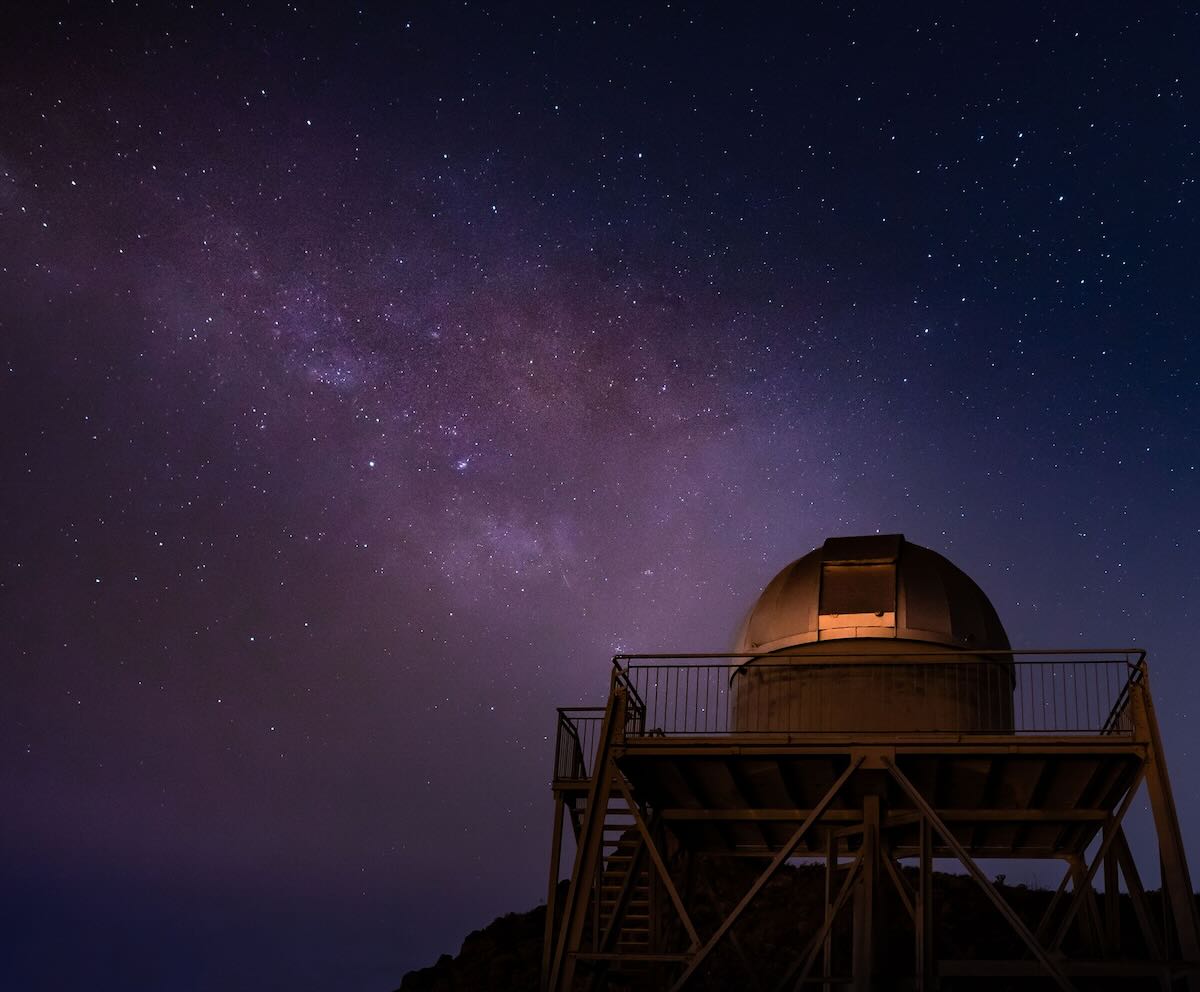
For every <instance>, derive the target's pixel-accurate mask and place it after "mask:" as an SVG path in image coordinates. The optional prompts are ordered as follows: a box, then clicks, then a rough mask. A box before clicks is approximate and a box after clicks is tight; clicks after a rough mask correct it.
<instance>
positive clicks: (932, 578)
mask: <svg viewBox="0 0 1200 992" xmlns="http://www.w3.org/2000/svg"><path fill="white" fill-rule="evenodd" d="M846 638H888V639H895V640H903V641H919V642H925V643H929V644H936V645H945V646H950V647H957V648H963V649H969V650H975V651H977V650H981V649H992V650H1007V649H1008V648H1009V641H1008V635H1007V634H1006V633H1005V632H1004V627H1003V625H1002V624H1001V623H1000V618H999V617H998V616H997V615H996V610H995V608H994V607H993V606H992V604H991V602H989V600H988V598H987V596H985V595H984V593H983V590H982V589H980V588H979V586H977V585H976V584H975V582H974V581H973V580H972V579H971V578H970V576H968V575H967V574H966V573H965V572H963V571H962V570H961V569H960V568H958V567H957V566H956V565H954V564H953V563H952V562H950V561H948V560H947V559H946V558H944V557H942V556H941V555H940V554H938V553H937V552H936V551H930V550H929V549H928V548H923V547H921V546H920V545H919V544H913V543H912V542H910V541H906V540H905V539H904V536H903V535H902V534H873V535H869V536H866V537H831V538H829V539H828V540H827V541H826V542H825V543H824V544H823V545H822V546H821V547H819V548H817V549H816V550H815V551H811V552H809V553H808V554H806V555H805V556H804V557H803V558H800V559H797V560H796V561H794V562H792V563H791V564H790V565H788V566H787V567H786V568H785V569H783V570H782V571H781V572H780V573H779V574H778V575H776V576H775V578H774V579H772V580H771V581H770V583H769V584H768V585H767V587H766V589H764V590H763V593H762V595H761V596H759V598H758V601H757V602H756V603H755V604H754V607H753V609H752V610H751V611H750V615H749V617H748V618H747V620H746V623H745V626H744V627H743V630H742V635H741V638H740V640H739V643H738V647H737V650H738V651H740V652H745V653H750V652H769V651H781V650H784V649H786V648H794V647H797V646H799V645H807V644H813V643H815V642H821V641H833V640H843V639H846Z"/></svg>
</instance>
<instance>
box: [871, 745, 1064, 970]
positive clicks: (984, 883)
mask: <svg viewBox="0 0 1200 992" xmlns="http://www.w3.org/2000/svg"><path fill="white" fill-rule="evenodd" d="M883 763H884V765H885V766H886V767H887V770H888V771H889V772H890V773H891V775H892V778H894V779H895V780H896V784H897V785H899V786H900V788H901V789H903V790H904V792H905V793H906V794H907V795H908V798H909V799H911V800H912V801H913V805H915V806H916V807H917V809H919V810H920V811H921V813H922V814H923V815H924V816H925V818H926V819H927V820H928V821H929V823H930V825H931V826H932V827H933V829H934V830H936V831H937V832H938V833H939V834H941V835H942V839H943V840H944V841H945V842H946V846H947V847H949V848H950V850H951V851H953V852H954V856H955V857H956V858H958V860H959V861H960V862H962V866H963V867H964V868H966V869H967V872H968V874H970V876H971V877H972V878H973V879H975V881H976V882H977V883H978V884H979V887H980V888H981V889H983V894H984V895H986V896H987V897H988V899H989V900H991V903H992V905H993V906H995V907H996V909H998V910H999V911H1000V915H1001V916H1003V917H1004V918H1005V919H1006V920H1007V921H1008V924H1009V926H1011V927H1012V928H1013V930H1015V931H1016V933H1017V936H1018V937H1020V938H1021V940H1022V941H1024V943H1025V945H1026V946H1027V947H1028V948H1029V949H1030V950H1031V951H1032V952H1033V954H1034V957H1036V958H1037V959H1038V961H1040V962H1041V964H1042V967H1043V968H1045V969H1046V971H1047V972H1048V973H1049V974H1050V976H1051V977H1052V978H1053V979H1054V981H1055V982H1056V983H1057V984H1058V987H1059V988H1060V989H1062V990H1063V992H1076V990H1075V986H1074V985H1072V984H1071V980H1070V979H1069V978H1067V976H1066V974H1065V973H1064V972H1063V970H1062V969H1061V968H1060V967H1059V966H1058V962H1056V961H1055V960H1054V959H1053V958H1052V957H1050V955H1049V954H1048V953H1047V951H1046V949H1045V948H1044V947H1042V945H1041V944H1039V943H1038V941H1037V938H1036V937H1034V935H1033V934H1032V933H1030V931H1029V928H1028V927H1027V926H1025V923H1024V922H1023V921H1022V920H1021V918H1020V917H1019V916H1018V915H1017V914H1016V913H1014V912H1013V909H1012V907H1011V906H1010V905H1009V904H1008V903H1007V902H1005V901H1004V897H1003V896H1002V895H1000V893H999V892H997V891H996V888H995V886H994V885H992V883H991V881H990V880H989V879H988V877H987V875H985V874H984V873H983V870H982V869H981V868H980V867H979V865H977V864H976V863H975V859H974V858H972V857H971V855H969V854H968V853H967V851H966V848H964V847H963V846H962V844H960V843H959V841H958V838H957V837H955V836H954V834H953V833H952V832H951V831H950V829H949V828H948V827H947V826H946V824H944V823H943V822H942V820H941V817H939V816H938V815H937V812H936V811H935V810H934V808H933V807H932V806H930V805H929V803H928V802H926V800H925V797H924V796H922V795H921V793H920V792H918V791H917V788H916V786H914V785H913V784H912V782H910V781H909V780H908V776H906V775H905V774H904V773H903V772H902V771H900V769H899V768H898V767H897V766H896V765H895V763H894V762H892V761H891V759H889V758H886V757H885V758H884V759H883Z"/></svg>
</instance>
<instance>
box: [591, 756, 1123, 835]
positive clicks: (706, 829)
mask: <svg viewBox="0 0 1200 992" xmlns="http://www.w3.org/2000/svg"><path fill="white" fill-rule="evenodd" d="M874 750H876V751H877V752H878V753H880V754H886V756H887V757H888V758H889V759H890V760H893V761H894V762H895V764H896V766H897V767H898V768H899V769H900V771H901V772H903V774H904V775H905V776H906V777H907V778H908V779H909V780H910V781H911V782H912V784H913V785H915V786H916V788H917V789H918V790H919V791H920V792H921V794H922V795H923V796H924V797H925V799H926V800H927V801H928V802H929V803H930V805H932V806H933V807H934V808H935V809H936V810H937V811H938V813H939V815H940V816H941V818H942V820H943V821H944V822H945V823H946V825H947V826H948V827H950V828H951V829H952V830H953V831H954V833H955V836H956V838H957V840H958V841H959V843H961V844H962V845H963V847H965V848H966V849H967V850H968V851H970V852H971V853H972V855H973V856H975V857H981V858H1060V857H1066V856H1070V855H1075V854H1078V853H1080V852H1081V851H1083V850H1084V849H1085V848H1086V847H1087V845H1088V844H1089V843H1090V842H1091V840H1092V839H1093V838H1094V837H1095V835H1096V833H1097V831H1098V830H1099V829H1100V828H1101V827H1102V825H1103V823H1104V821H1105V819H1106V818H1107V817H1108V816H1110V815H1111V811H1112V809H1113V808H1114V806H1115V805H1116V804H1117V803H1118V802H1119V801H1120V798H1121V796H1122V795H1123V794H1124V793H1125V792H1126V791H1127V790H1128V789H1129V788H1130V786H1131V785H1132V784H1133V783H1134V780H1135V779H1136V777H1137V774H1138V772H1139V770H1140V768H1141V766H1142V763H1143V762H1144V760H1145V753H1144V748H1142V747H1141V746H1140V745H1138V744H1136V743H1134V742H1131V741H1129V740H1128V739H1115V738H1113V737H1105V736H1100V737H1087V738H1077V739H1068V740H1066V741H1064V739H1063V738H1062V737H1058V738H1055V739H1036V738H1014V737H1013V736H1011V735H1008V736H1001V737H987V738H970V739H965V740H964V739H956V740H951V741H947V740H945V739H937V738H931V739H929V740H925V741H914V740H909V741H907V742H906V743H905V744H904V745H903V746H897V745H895V744H893V743H890V742H888V743H887V744H885V743H884V742H882V741H881V742H880V747H879V748H878V749H874ZM864 752H866V753H867V754H868V756H870V755H871V754H872V753H873V749H872V747H871V746H870V742H869V741H864V740H863V738H862V737H861V736H860V737H859V738H858V739H857V740H856V741H855V742H854V743H853V744H851V743H850V742H838V741H834V740H829V739H827V738H826V739H820V740H813V741H800V740H797V739H795V738H792V739H791V740H790V741H789V742H788V743H786V744H781V743H780V742H778V741H774V740H771V741H767V740H763V741H753V742H749V743H748V742H747V739H746V738H744V737H743V738H740V739H739V740H737V741H736V743H735V742H732V741H731V740H730V739H729V738H728V737H725V738H680V737H673V738H658V737H647V738H630V739H628V740H627V742H626V745H625V746H624V747H622V748H619V749H617V750H616V751H615V752H614V758H615V760H616V763H617V766H618V767H619V768H620V769H621V772H622V773H623V774H624V776H625V777H626V779H627V780H628V781H629V783H630V785H631V786H632V788H633V791H634V794H635V795H636V796H637V798H638V800H639V802H644V803H646V804H647V806H648V807H649V808H652V809H654V810H655V811H656V812H657V814H658V815H659V816H660V817H661V818H662V820H663V821H664V822H665V824H666V825H668V826H669V828H670V830H671V832H672V833H674V834H675V835H676V836H677V837H678V839H679V841H680V842H681V843H682V844H683V845H684V846H686V847H688V848H689V849H692V850H694V851H698V852H704V853H708V854H714V855H718V854H724V855H732V856H739V855H740V856H767V855H771V854H773V853H774V852H775V851H777V850H779V848H780V847H782V846H783V845H784V844H785V843H786V842H787V841H788V839H789V838H790V837H791V836H792V835H793V834H794V833H795V831H796V829H797V827H798V826H799V825H800V824H801V823H802V822H803V821H804V820H805V818H806V817H807V816H808V814H809V812H810V811H811V810H812V808H813V807H814V806H816V805H817V804H818V803H819V802H820V800H821V797H822V796H824V795H825V793H826V792H827V791H828V790H829V788H830V786H831V785H832V784H833V782H834V781H835V780H836V779H837V778H838V776H839V775H840V774H841V773H842V772H843V771H844V770H845V769H846V767H847V766H848V765H849V764H850V762H851V760H853V758H854V757H855V756H857V755H861V754H863V753H864ZM871 764H872V762H871V761H870V760H869V759H868V761H866V762H864V766H863V767H861V768H860V769H859V770H858V771H856V772H855V774H854V776H853V778H852V779H851V780H850V781H849V782H848V783H847V785H846V787H845V788H844V789H843V790H842V792H841V794H839V795H838V797H837V798H836V799H835V800H834V801H833V802H832V803H831V804H830V807H829V808H828V809H827V810H825V811H824V812H823V813H822V814H821V816H820V817H819V818H818V820H817V821H816V822H815V824H814V826H816V827H817V828H818V829H814V830H810V831H808V833H807V835H806V840H805V842H804V843H803V844H802V845H801V846H800V848H799V849H798V851H797V856H804V855H806V854H808V855H813V856H817V855H820V854H822V853H823V851H824V845H825V843H826V838H827V836H828V829H830V828H831V829H833V830H835V831H838V832H839V833H841V834H842V835H843V836H844V837H845V840H844V842H843V843H844V844H845V848H844V849H846V850H850V851H852V850H854V847H855V835H856V829H855V828H856V827H857V826H859V825H861V823H862V809H863V802H862V800H863V798H864V797H865V796H866V795H868V794H870V795H876V796H879V797H880V801H881V807H882V809H883V810H884V816H885V821H884V822H883V823H882V824H881V826H882V827H883V828H884V829H885V831H886V833H887V836H888V838H889V842H890V846H891V850H892V853H893V856H894V857H905V856H908V855H909V854H916V852H917V850H918V843H919V841H918V830H919V827H918V823H919V820H920V814H919V812H918V811H917V809H916V808H915V807H914V805H913V803H912V801H911V799H910V798H909V797H908V796H906V795H905V794H904V792H903V791H902V790H901V789H900V788H899V787H898V786H897V785H896V782H895V781H894V780H893V779H892V778H891V777H889V776H888V775H886V774H885V773H883V772H882V771H879V770H876V769H872V768H871V767H869V766H870V765H871ZM934 855H935V856H937V857H943V856H949V855H950V851H949V849H948V848H947V847H946V846H945V845H942V846H940V847H937V848H935V851H934Z"/></svg>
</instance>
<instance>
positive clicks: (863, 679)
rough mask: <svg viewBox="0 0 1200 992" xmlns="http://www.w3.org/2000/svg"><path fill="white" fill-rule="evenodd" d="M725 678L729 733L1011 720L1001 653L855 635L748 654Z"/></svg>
mask: <svg viewBox="0 0 1200 992" xmlns="http://www.w3.org/2000/svg"><path fill="white" fill-rule="evenodd" d="M884 655H886V657H884ZM732 681H733V685H732V692H733V706H732V718H733V727H732V728H731V729H733V730H734V731H735V732H737V733H755V732H764V733H765V732H772V733H780V732H794V733H890V732H892V733H894V732H904V733H947V732H960V733H1011V732H1012V729H1013V673H1012V663H1011V661H1010V660H1009V658H1008V657H1007V656H1003V655H1001V656H996V655H991V656H989V655H981V654H974V653H968V652H962V653H961V654H960V653H958V652H952V651H947V650H946V649H945V648H936V649H935V648H931V647H930V646H927V645H921V644H905V643H904V642H903V641H895V640H866V639H853V640H846V641H842V642H840V643H839V642H837V641H834V642H825V643H820V644H813V645H811V646H810V647H809V648H807V649H805V648H792V649H789V650H787V651H785V652H781V653H779V654H777V655H766V656H763V657H759V658H754V659H751V660H749V661H747V662H746V663H745V664H743V665H742V666H741V667H740V668H739V669H738V670H737V672H736V674H735V675H734V676H733V680H732Z"/></svg>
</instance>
